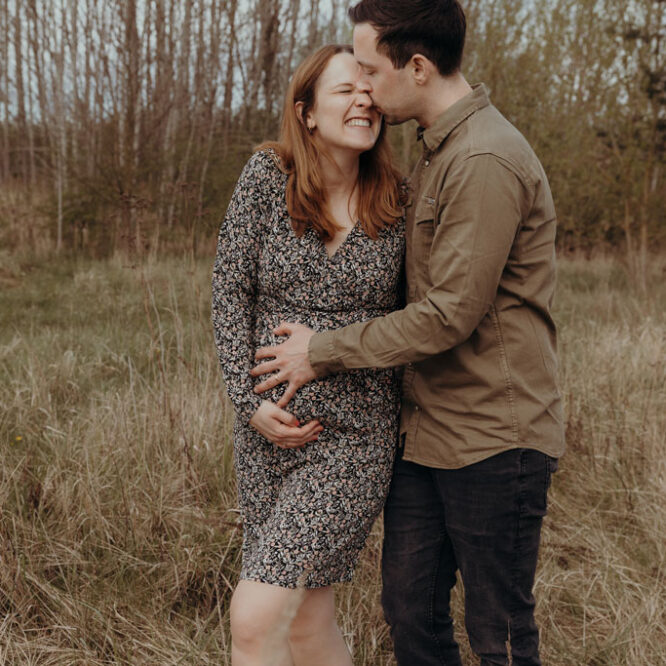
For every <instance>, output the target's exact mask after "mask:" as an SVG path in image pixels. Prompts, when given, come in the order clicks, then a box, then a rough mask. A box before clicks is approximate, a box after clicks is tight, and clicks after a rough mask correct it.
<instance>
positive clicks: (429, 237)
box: [213, 0, 564, 666]
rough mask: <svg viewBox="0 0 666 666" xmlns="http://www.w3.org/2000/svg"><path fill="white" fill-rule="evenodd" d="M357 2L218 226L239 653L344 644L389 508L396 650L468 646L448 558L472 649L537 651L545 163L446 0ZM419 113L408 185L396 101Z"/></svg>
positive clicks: (551, 431) (322, 656) (414, 662)
mask: <svg viewBox="0 0 666 666" xmlns="http://www.w3.org/2000/svg"><path fill="white" fill-rule="evenodd" d="M349 16H350V18H351V20H352V22H353V23H354V36H353V49H352V48H351V47H347V46H326V47H324V48H322V49H320V50H319V51H317V52H316V53H314V54H313V55H312V56H310V57H309V58H307V59H306V60H305V61H304V62H303V63H302V64H301V65H300V67H299V68H298V69H297V71H296V73H295V74H294V77H293V79H292V81H291V83H290V86H289V90H288V92H287V95H286V101H285V108H284V115H283V121H282V129H281V134H280V138H279V141H278V142H273V143H268V144H264V145H263V146H262V147H260V148H259V149H258V150H257V152H256V153H255V154H254V155H253V156H252V158H251V159H250V160H249V162H248V163H247V165H246V166H245V168H244V170H243V172H242V174H241V176H240V179H239V181H238V185H237V187H236V190H235V192H234V194H233V197H232V200H231V202H230V204H229V209H228V211H227V214H226V217H225V220H224V222H223V224H222V228H221V230H220V235H219V242H218V253H217V259H216V262H215V268H214V276H213V322H214V329H215V338H216V343H217V347H218V352H219V355H220V360H221V363H222V369H223V373H224V378H225V383H226V387H227V391H228V393H229V396H230V398H231V400H232V402H233V405H234V408H235V416H236V419H235V424H234V455H235V465H236V475H237V481H238V497H239V504H240V507H241V512H242V516H243V528H244V535H243V536H244V538H243V564H242V571H241V580H240V582H239V584H238V586H237V588H236V590H235V592H234V595H233V599H232V604H231V631H232V662H233V664H234V666H250V665H255V664H256V665H259V664H261V665H264V664H274V665H275V666H283V665H284V666H286V665H294V666H315V665H321V666H324V665H327V666H328V665H330V666H346V665H349V664H351V663H352V658H351V655H350V654H349V651H348V649H347V646H346V645H345V642H344V640H343V638H342V635H341V633H340V631H339V628H338V626H337V624H336V620H335V606H334V596H333V589H332V587H331V586H332V584H333V583H336V582H342V581H349V580H351V578H352V574H353V569H354V565H355V563H356V560H357V557H358V554H359V552H360V550H361V549H362V547H363V545H364V543H365V540H366V537H367V535H368V532H369V530H370V528H371V526H372V524H373V522H374V520H375V519H376V518H377V516H378V515H379V514H380V512H381V511H382V509H383V510H384V544H383V556H382V581H383V591H382V605H383V609H384V613H385V617H386V620H387V622H388V624H389V626H390V629H391V636H392V638H393V642H394V650H395V655H396V658H397V662H398V664H400V666H429V665H430V664H446V665H460V664H461V663H462V662H461V660H460V654H459V650H458V645H457V644H456V641H455V639H454V635H453V623H452V619H451V616H450V609H449V599H450V591H451V589H452V587H453V586H454V584H455V582H456V573H457V572H460V575H461V579H462V582H463V585H464V589H465V624H466V628H467V633H468V635H469V639H470V644H471V647H472V650H473V651H474V652H475V654H477V655H478V656H479V658H480V660H481V664H484V665H491V664H508V663H509V654H510V655H511V659H512V663H513V664H515V665H516V666H527V665H536V664H540V663H541V662H540V660H539V649H538V630H537V627H536V624H535V621H534V613H533V611H534V597H533V594H532V587H533V583H534V575H535V569H536V563H537V554H538V548H539V539H540V530H541V523H542V519H543V517H544V515H545V513H546V496H547V492H548V488H549V485H550V479H551V474H552V473H553V472H554V471H555V470H556V468H557V460H558V458H559V456H560V455H561V454H562V452H563V449H564V439H563V429H562V414H561V402H560V397H559V393H558V389H557V385H556V356H555V327H554V324H553V320H552V318H551V314H550V305H551V299H552V295H553V289H554V280H555V253H554V240H555V211H554V207H553V201H552V197H551V193H550V189H549V186H548V181H547V178H546V176H545V174H544V171H543V169H542V167H541V165H540V163H539V161H538V159H537V158H536V156H535V154H534V152H533V151H532V150H531V148H530V146H529V145H528V144H527V142H526V141H525V139H524V138H523V137H522V135H521V134H520V133H519V132H518V131H517V130H516V129H515V128H514V127H513V126H512V125H511V124H510V123H509V122H508V121H507V120H506V119H505V118H504V117H503V116H502V115H501V114H500V113H499V111H498V110H497V109H496V108H495V107H494V106H492V104H491V103H490V101H489V98H488V94H487V91H486V90H485V89H484V87H483V85H478V86H470V85H469V84H468V83H467V81H466V80H465V78H464V77H463V75H462V73H461V71H460V64H461V59H462V52H463V45H464V41H465V28H466V22H465V16H464V13H463V10H462V8H461V6H460V4H459V3H458V2H457V1H456V0H362V2H359V3H358V4H356V5H355V6H354V7H352V8H351V9H350V10H349ZM412 118H413V119H416V120H417V121H418V124H419V126H420V127H419V130H418V141H419V142H420V144H421V147H422V156H421V158H420V160H419V162H418V164H417V166H416V168H415V170H414V173H413V174H412V176H411V178H410V181H409V182H408V183H406V182H405V181H403V180H402V178H401V176H400V174H399V173H398V172H397V171H396V169H395V168H394V167H393V166H392V164H391V156H390V150H389V146H388V143H387V139H386V136H385V123H389V124H393V123H401V122H404V121H406V120H409V119H412ZM285 336H288V338H287V339H286V341H284V340H285ZM281 341H284V342H282V344H280V343H281Z"/></svg>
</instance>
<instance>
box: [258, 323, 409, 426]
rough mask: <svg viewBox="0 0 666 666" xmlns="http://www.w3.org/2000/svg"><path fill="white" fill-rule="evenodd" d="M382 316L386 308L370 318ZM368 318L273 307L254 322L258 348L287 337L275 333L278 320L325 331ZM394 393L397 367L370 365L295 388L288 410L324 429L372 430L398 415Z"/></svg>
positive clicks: (275, 393)
mask: <svg viewBox="0 0 666 666" xmlns="http://www.w3.org/2000/svg"><path fill="white" fill-rule="evenodd" d="M380 314H385V311H379V310H378V311H377V314H375V315H374V316H380ZM372 316H373V315H372V314H371V315H370V316H368V313H367V312H366V311H364V312H362V313H358V312H354V313H349V312H332V313H328V312H327V313H321V312H312V311H307V312H306V311H304V312H302V313H294V312H293V311H290V312H285V311H282V312H280V311H274V312H271V313H270V314H268V315H265V316H263V317H262V318H260V320H258V321H257V322H256V325H255V338H254V339H255V346H256V348H257V349H258V348H259V347H266V346H274V345H277V344H280V342H284V340H285V339H286V338H284V337H278V336H276V335H275V334H274V333H273V330H274V329H275V328H276V327H277V326H278V325H279V324H280V322H282V321H289V322H292V323H299V324H304V325H306V326H309V327H310V328H312V329H314V330H315V331H323V330H329V329H335V328H340V327H342V326H346V325H347V324H351V323H354V322H356V321H363V319H369V318H371V317H372ZM258 381H261V379H260V380H258ZM257 383H258V382H257ZM284 390H285V386H284V385H280V386H278V387H276V388H275V389H272V390H271V391H267V392H266V393H264V394H263V397H264V398H266V399H267V400H271V401H272V402H277V401H278V400H279V398H280V397H281V396H282V394H283V393H284ZM398 396H399V384H398V381H397V378H396V373H395V370H393V369H391V368H388V369H375V368H369V369H362V370H352V371H350V372H344V373H336V374H333V375H329V376H327V377H323V378H320V379H315V380H313V381H312V382H310V383H308V384H306V385H305V386H302V387H301V388H300V389H299V390H298V391H297V392H296V395H295V396H294V397H293V398H292V400H291V402H290V403H289V405H288V406H287V407H286V409H287V411H289V412H290V413H292V414H294V415H295V416H296V417H297V418H298V419H299V421H300V422H301V423H305V422H307V421H310V420H311V419H319V420H320V421H321V423H322V424H323V425H324V427H326V428H334V429H336V430H340V431H354V432H372V431H374V430H376V429H377V428H381V427H386V426H387V425H391V424H393V423H394V422H395V420H396V419H397V414H398V404H399V401H398Z"/></svg>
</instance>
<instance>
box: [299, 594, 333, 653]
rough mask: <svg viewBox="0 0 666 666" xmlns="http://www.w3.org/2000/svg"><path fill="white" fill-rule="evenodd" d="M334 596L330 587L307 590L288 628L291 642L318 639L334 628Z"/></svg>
mask: <svg viewBox="0 0 666 666" xmlns="http://www.w3.org/2000/svg"><path fill="white" fill-rule="evenodd" d="M336 627H337V624H336V620H335V598H334V594H333V590H332V589H331V588H320V589H318V590H308V591H307V592H306V593H305V595H304V598H303V601H302V603H301V606H300V608H299V609H298V612H297V613H296V615H295V616H294V618H293V620H292V622H291V626H290V628H289V641H290V642H291V643H298V642H301V643H303V642H308V641H311V640H319V639H321V637H322V636H323V635H325V634H326V633H327V632H329V631H332V630H335V629H336Z"/></svg>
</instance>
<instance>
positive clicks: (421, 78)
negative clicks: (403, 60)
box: [407, 53, 436, 86]
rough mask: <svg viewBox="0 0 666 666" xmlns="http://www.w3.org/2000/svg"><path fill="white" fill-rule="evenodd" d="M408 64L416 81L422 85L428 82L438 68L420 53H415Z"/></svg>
mask: <svg viewBox="0 0 666 666" xmlns="http://www.w3.org/2000/svg"><path fill="white" fill-rule="evenodd" d="M407 66H408V67H409V68H410V71H411V73H412V76H413V77H414V81H415V82H416V83H417V84H418V85H420V86H422V85H424V84H425V83H427V82H428V79H430V78H431V77H432V75H433V74H434V73H435V69H436V68H435V65H434V64H433V63H432V62H431V61H430V60H428V58H426V57H425V56H424V55H421V54H420V53H415V54H414V55H413V56H412V57H411V59H410V60H409V63H407Z"/></svg>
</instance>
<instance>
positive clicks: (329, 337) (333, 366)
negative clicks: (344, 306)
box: [308, 331, 345, 377]
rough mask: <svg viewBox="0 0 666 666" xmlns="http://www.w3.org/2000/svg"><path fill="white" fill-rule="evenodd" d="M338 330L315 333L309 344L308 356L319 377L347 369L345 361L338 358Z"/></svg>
mask: <svg viewBox="0 0 666 666" xmlns="http://www.w3.org/2000/svg"><path fill="white" fill-rule="evenodd" d="M335 334H336V331H323V332H322V333H315V334H314V335H313V336H312V337H311V338H310V344H309V345H308V358H309V360H310V365H311V366H312V369H313V370H314V372H315V374H316V375H317V377H324V376H326V375H330V374H332V373H334V372H341V371H342V370H344V369H345V365H344V363H343V362H342V361H341V360H340V359H338V358H336V352H335V337H336V335H335Z"/></svg>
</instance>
